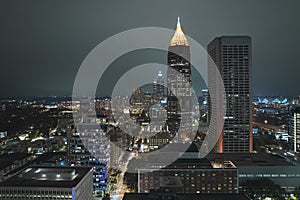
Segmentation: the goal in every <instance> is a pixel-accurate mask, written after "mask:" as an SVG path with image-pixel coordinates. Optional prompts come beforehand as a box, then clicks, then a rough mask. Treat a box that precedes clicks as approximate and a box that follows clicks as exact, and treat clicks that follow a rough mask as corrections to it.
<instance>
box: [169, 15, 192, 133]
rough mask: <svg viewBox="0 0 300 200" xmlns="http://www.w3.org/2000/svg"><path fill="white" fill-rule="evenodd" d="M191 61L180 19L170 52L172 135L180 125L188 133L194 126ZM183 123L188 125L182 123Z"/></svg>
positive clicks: (170, 120)
mask: <svg viewBox="0 0 300 200" xmlns="http://www.w3.org/2000/svg"><path fill="white" fill-rule="evenodd" d="M189 61H190V46H189V43H188V40H187V38H186V37H185V35H184V33H183V31H182V29H181V25H180V21H179V18H178V21H177V27H176V31H175V33H174V35H173V37H172V39H171V41H170V45H169V52H168V76H167V79H168V80H167V81H168V98H167V100H168V105H167V112H168V113H167V117H168V130H169V131H170V132H171V134H176V133H177V131H178V128H179V126H180V123H181V127H182V128H183V130H185V131H187V132H188V131H190V129H191V126H192V118H191V88H190V85H191V82H192V81H191V67H190V62H189ZM178 97H180V98H178ZM179 101H180V102H179ZM182 121H185V122H186V123H182ZM180 137H183V136H182V135H181V136H180Z"/></svg>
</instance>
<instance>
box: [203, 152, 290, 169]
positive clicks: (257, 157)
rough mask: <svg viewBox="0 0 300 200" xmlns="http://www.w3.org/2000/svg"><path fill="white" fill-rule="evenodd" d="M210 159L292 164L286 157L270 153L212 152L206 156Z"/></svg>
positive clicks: (248, 164) (244, 162)
mask: <svg viewBox="0 0 300 200" xmlns="http://www.w3.org/2000/svg"><path fill="white" fill-rule="evenodd" d="M206 158H207V159H208V160H210V161H217V160H230V161H232V163H233V164H235V165H236V166H237V167H239V166H292V165H293V164H292V163H289V162H288V161H286V160H285V159H284V158H282V157H280V156H278V155H275V154H270V153H222V154H221V153H210V154H208V155H207V156H206Z"/></svg>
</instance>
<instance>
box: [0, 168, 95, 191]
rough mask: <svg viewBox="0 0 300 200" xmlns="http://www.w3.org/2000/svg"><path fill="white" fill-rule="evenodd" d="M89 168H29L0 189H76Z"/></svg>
mask: <svg viewBox="0 0 300 200" xmlns="http://www.w3.org/2000/svg"><path fill="white" fill-rule="evenodd" d="M90 170H91V168H87V167H55V166H49V167H48V166H47V167H44V166H29V167H27V168H25V169H24V170H22V171H21V172H19V173H17V174H16V175H14V176H12V177H10V178H8V179H7V180H5V181H3V182H1V183H0V187H57V186H58V185H59V187H64V188H71V187H75V186H76V185H77V184H78V183H79V182H80V181H81V179H82V178H83V177H84V176H85V175H86V174H87V173H89V172H90Z"/></svg>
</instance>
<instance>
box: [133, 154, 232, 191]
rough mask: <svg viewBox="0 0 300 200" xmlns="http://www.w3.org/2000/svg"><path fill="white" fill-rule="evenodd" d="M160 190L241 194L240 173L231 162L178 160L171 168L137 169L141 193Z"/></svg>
mask: <svg viewBox="0 0 300 200" xmlns="http://www.w3.org/2000/svg"><path fill="white" fill-rule="evenodd" d="M155 190H160V191H164V192H170V193H185V194H199V193H202V194H208V193H223V194H224V193H238V171H237V168H236V167H235V166H234V164H233V163H231V162H230V161H224V162H222V163H220V162H209V161H208V160H206V159H199V158H197V159H183V158H182V159H178V160H177V161H175V162H174V163H172V164H171V165H170V166H168V167H166V168H163V169H159V170H156V171H153V169H139V170H138V192H139V193H149V192H151V191H155Z"/></svg>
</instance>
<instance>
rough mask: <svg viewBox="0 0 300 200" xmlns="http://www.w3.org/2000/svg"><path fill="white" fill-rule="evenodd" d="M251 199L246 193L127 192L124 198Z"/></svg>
mask: <svg viewBox="0 0 300 200" xmlns="http://www.w3.org/2000/svg"><path fill="white" fill-rule="evenodd" d="M140 199H143V200H163V199H168V200H178V199H180V200H249V198H248V197H247V196H245V195H244V194H151V193H125V195H124V197H123V200H140Z"/></svg>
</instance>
